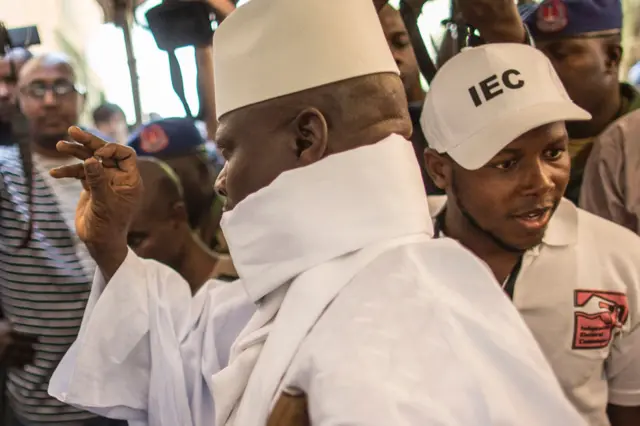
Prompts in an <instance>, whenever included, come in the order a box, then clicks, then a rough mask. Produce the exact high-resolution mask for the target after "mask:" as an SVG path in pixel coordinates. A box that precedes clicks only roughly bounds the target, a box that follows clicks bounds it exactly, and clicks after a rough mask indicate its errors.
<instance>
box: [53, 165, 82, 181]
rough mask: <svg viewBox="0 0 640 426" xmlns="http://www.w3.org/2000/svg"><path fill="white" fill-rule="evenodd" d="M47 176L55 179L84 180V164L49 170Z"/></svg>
mask: <svg viewBox="0 0 640 426" xmlns="http://www.w3.org/2000/svg"><path fill="white" fill-rule="evenodd" d="M49 174H50V175H51V176H52V177H54V178H56V179H64V178H74V179H85V178H86V174H85V171H84V163H78V164H73V165H71V166H62V167H56V168H55V169H51V170H50V171H49Z"/></svg>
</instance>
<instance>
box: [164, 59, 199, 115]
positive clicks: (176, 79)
mask: <svg viewBox="0 0 640 426" xmlns="http://www.w3.org/2000/svg"><path fill="white" fill-rule="evenodd" d="M167 54H168V55H169V69H170V70H171V84H172V85H173V91H174V92H176V95H178V97H179V98H180V102H182V106H183V108H184V112H185V114H186V115H187V117H189V118H193V115H192V114H191V108H189V103H188V102H187V97H186V96H185V94H184V81H183V80H182V70H181V69H180V62H179V61H178V58H177V57H176V51H175V50H170V51H168V52H167Z"/></svg>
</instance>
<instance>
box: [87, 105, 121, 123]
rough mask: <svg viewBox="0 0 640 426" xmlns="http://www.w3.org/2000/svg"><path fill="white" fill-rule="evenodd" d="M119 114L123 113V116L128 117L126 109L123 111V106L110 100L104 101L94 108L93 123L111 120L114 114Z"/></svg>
mask: <svg viewBox="0 0 640 426" xmlns="http://www.w3.org/2000/svg"><path fill="white" fill-rule="evenodd" d="M117 114H120V115H122V117H125V118H126V116H125V115H124V111H122V108H120V107H119V106H118V105H116V104H112V103H108V102H106V103H103V104H102V105H100V106H98V107H97V108H96V109H94V110H93V123H94V124H96V125H98V124H99V123H106V122H107V121H109V120H111V118H113V116H114V115H117Z"/></svg>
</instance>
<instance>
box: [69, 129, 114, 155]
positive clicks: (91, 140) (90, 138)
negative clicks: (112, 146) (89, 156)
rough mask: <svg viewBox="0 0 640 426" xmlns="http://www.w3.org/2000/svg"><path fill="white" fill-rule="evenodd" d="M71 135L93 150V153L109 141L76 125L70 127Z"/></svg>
mask: <svg viewBox="0 0 640 426" xmlns="http://www.w3.org/2000/svg"><path fill="white" fill-rule="evenodd" d="M69 136H71V137H72V138H73V140H74V141H76V142H78V143H79V144H82V145H84V146H85V147H86V148H87V149H89V150H90V151H91V153H93V152H95V151H96V150H98V149H99V148H102V147H103V146H105V145H106V144H107V142H105V141H104V140H102V139H100V138H99V137H97V136H96V135H94V134H91V133H89V132H85V131H84V130H82V129H80V128H79V127H76V126H72V127H69Z"/></svg>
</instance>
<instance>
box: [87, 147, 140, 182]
mask: <svg viewBox="0 0 640 426" xmlns="http://www.w3.org/2000/svg"><path fill="white" fill-rule="evenodd" d="M95 156H96V157H99V158H101V159H102V162H103V165H104V166H105V167H117V168H118V169H119V170H121V171H123V172H125V174H127V175H129V174H130V175H137V174H138V172H137V170H138V167H137V164H136V153H135V151H134V150H133V149H131V148H129V147H128V146H123V145H118V144H115V143H110V144H107V145H105V146H104V147H102V148H100V149H98V150H97V151H96V152H95Z"/></svg>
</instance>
